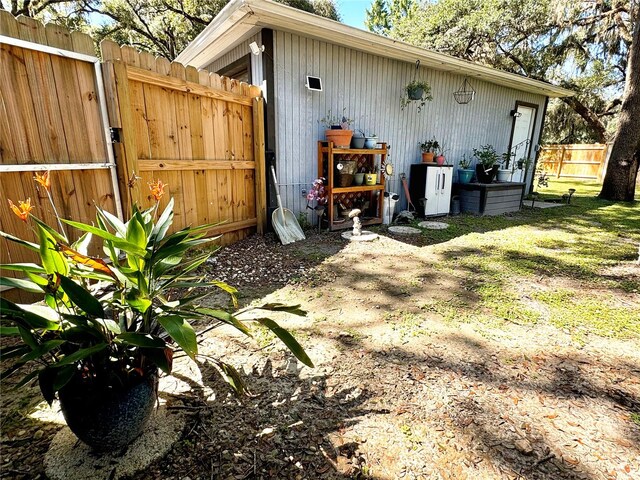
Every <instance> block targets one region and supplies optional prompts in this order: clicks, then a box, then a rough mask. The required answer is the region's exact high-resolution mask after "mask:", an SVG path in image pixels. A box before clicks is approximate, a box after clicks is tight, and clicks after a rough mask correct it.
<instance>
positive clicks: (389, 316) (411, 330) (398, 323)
mask: <svg viewBox="0 0 640 480" xmlns="http://www.w3.org/2000/svg"><path fill="white" fill-rule="evenodd" d="M383 319H384V321H385V322H386V323H388V324H390V325H391V329H392V330H394V331H396V332H398V333H399V334H400V338H401V339H402V340H403V341H406V340H408V339H410V338H411V337H420V336H423V335H426V334H427V329H426V328H425V326H424V318H423V317H422V316H420V315H417V314H415V313H411V312H406V311H403V310H401V311H393V312H388V313H385V315H384V317H383Z"/></svg>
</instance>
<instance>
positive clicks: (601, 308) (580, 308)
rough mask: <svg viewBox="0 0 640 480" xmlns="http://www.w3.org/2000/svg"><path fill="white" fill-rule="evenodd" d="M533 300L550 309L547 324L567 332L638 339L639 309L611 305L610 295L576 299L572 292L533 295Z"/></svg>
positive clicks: (577, 295)
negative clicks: (636, 336) (635, 336)
mask: <svg viewBox="0 0 640 480" xmlns="http://www.w3.org/2000/svg"><path fill="white" fill-rule="evenodd" d="M532 297H533V299H534V300H537V301H540V302H541V303H543V304H544V305H545V306H547V308H548V309H549V318H548V321H549V322H550V323H552V324H553V325H555V326H557V327H558V328H562V329H566V330H568V331H570V332H572V333H573V332H584V333H595V334H597V335H600V336H603V337H618V338H626V337H630V336H633V335H640V320H638V319H640V307H631V308H626V307H620V306H616V305H614V298H612V297H611V295H601V294H599V295H586V296H585V295H579V294H578V293H577V292H575V291H573V290H567V289H556V290H553V291H546V292H536V293H534V294H533V295H532Z"/></svg>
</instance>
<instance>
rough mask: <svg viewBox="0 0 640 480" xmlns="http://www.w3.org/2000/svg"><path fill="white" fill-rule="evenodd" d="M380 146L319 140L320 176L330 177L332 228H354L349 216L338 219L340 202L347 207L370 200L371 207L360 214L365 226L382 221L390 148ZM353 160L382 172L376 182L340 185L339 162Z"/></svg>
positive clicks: (329, 203) (382, 144) (330, 217)
mask: <svg viewBox="0 0 640 480" xmlns="http://www.w3.org/2000/svg"><path fill="white" fill-rule="evenodd" d="M377 145H378V148H373V149H367V148H335V147H334V146H333V142H318V177H325V178H326V179H327V190H328V196H329V202H328V205H327V218H328V224H329V230H332V231H333V230H341V229H345V228H352V227H353V222H351V221H350V220H349V219H344V221H343V220H342V219H339V220H337V221H336V219H335V218H334V215H335V211H334V210H335V204H337V203H338V202H339V203H341V204H342V205H344V206H345V207H346V208H352V207H356V206H360V204H362V203H365V202H368V204H369V206H368V208H366V209H365V210H364V211H363V213H362V214H361V215H360V220H361V222H362V225H377V224H381V223H382V202H383V200H384V195H383V192H384V181H385V179H384V175H383V174H382V172H384V167H385V162H386V160H387V153H388V148H387V144H386V143H378V144H377ZM341 160H342V161H348V160H352V161H355V162H356V163H357V166H358V169H360V168H362V167H365V168H367V169H368V170H371V171H374V172H376V173H377V174H378V183H377V184H376V185H351V186H350V187H336V186H335V185H336V175H335V165H336V163H338V162H340V161H341Z"/></svg>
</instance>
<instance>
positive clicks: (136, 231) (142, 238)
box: [126, 212, 147, 249]
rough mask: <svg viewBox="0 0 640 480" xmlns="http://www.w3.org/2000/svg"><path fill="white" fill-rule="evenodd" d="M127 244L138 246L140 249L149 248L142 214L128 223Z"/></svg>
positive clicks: (138, 213) (136, 215)
mask: <svg viewBox="0 0 640 480" xmlns="http://www.w3.org/2000/svg"><path fill="white" fill-rule="evenodd" d="M126 238H127V242H129V243H132V244H133V245H137V246H138V247H140V248H143V249H144V248H146V247H147V236H146V234H145V231H144V226H143V220H142V215H140V212H136V214H135V215H134V216H133V217H131V219H130V220H129V222H128V223H127V237H126Z"/></svg>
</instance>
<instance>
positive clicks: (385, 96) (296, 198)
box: [247, 31, 545, 213]
mask: <svg viewBox="0 0 640 480" xmlns="http://www.w3.org/2000/svg"><path fill="white" fill-rule="evenodd" d="M247 48H248V47H247ZM274 51H275V58H274V70H275V90H274V91H275V96H276V98H275V105H276V136H277V138H276V155H277V162H278V172H279V174H278V177H279V178H278V180H279V181H280V182H281V184H282V185H281V189H280V191H281V194H282V197H283V201H284V203H285V205H286V206H287V207H288V208H290V209H292V210H293V211H294V212H296V213H297V212H302V211H305V205H306V200H305V199H304V198H303V197H302V194H301V190H303V189H306V190H308V189H309V188H310V187H311V183H312V182H313V180H314V179H315V178H316V176H317V163H316V162H317V158H316V157H317V144H316V142H317V141H318V140H324V127H323V126H322V125H321V124H319V123H318V120H319V119H320V118H322V117H324V116H325V114H326V112H327V110H329V109H331V110H332V112H342V109H343V107H346V110H345V112H346V114H347V116H348V117H349V118H352V119H353V120H354V124H353V125H352V127H355V128H360V129H362V130H365V131H366V132H369V133H376V134H377V135H378V139H379V141H384V142H387V143H389V144H390V145H391V147H392V148H391V155H390V157H391V162H392V163H393V165H394V169H395V175H394V178H393V182H392V185H391V186H390V190H391V191H394V192H397V193H400V192H401V190H402V188H401V185H400V179H399V175H398V174H400V173H403V172H404V173H406V174H407V176H408V175H409V171H410V167H409V166H410V165H411V164H412V163H417V162H420V150H419V148H418V143H419V142H421V141H424V140H428V139H430V138H431V137H433V136H435V137H436V139H437V140H438V141H439V142H440V143H441V144H442V143H444V145H445V147H446V149H447V150H448V152H447V154H446V157H447V162H448V163H451V162H453V163H454V164H456V165H457V162H458V160H459V159H460V157H461V156H462V154H463V153H467V154H468V155H470V154H471V151H472V148H473V147H479V146H480V145H484V144H487V143H489V144H492V145H493V146H494V147H496V149H497V150H498V152H503V151H506V149H507V148H508V146H509V138H510V135H511V126H512V123H513V118H512V117H510V116H509V112H510V111H511V110H512V109H513V108H515V102H516V100H520V101H524V102H529V103H533V104H536V105H538V114H537V120H536V126H535V132H534V137H533V138H534V140H535V139H537V138H538V132H539V129H540V125H541V122H542V110H543V107H544V100H545V97H544V96H541V95H535V94H531V93H526V92H521V91H517V90H513V89H510V88H506V87H501V86H498V85H493V84H490V83H485V82H481V81H478V80H474V79H473V78H470V79H469V81H470V82H471V84H472V85H473V87H474V88H475V90H476V92H477V93H476V99H475V100H474V101H473V102H471V103H470V104H468V105H459V104H457V103H456V102H455V100H454V98H453V95H452V94H453V92H454V91H455V90H457V89H458V88H459V86H460V84H461V83H462V81H463V79H464V77H463V76H459V75H453V74H449V73H444V72H438V71H435V70H430V69H426V68H420V70H419V73H418V78H421V79H426V80H427V81H428V82H429V83H430V84H431V88H432V94H433V98H434V100H433V101H432V102H429V103H428V104H427V105H426V107H425V108H424V109H423V110H422V111H421V112H420V113H419V114H418V113H417V109H416V107H415V105H410V106H409V107H407V108H406V109H405V110H402V109H401V107H400V98H401V96H402V92H403V87H404V86H405V85H406V84H407V83H408V82H409V81H410V80H412V79H413V78H414V75H415V65H413V64H409V63H406V62H399V61H395V60H391V59H387V58H382V57H378V56H374V55H369V54H366V53H362V52H359V51H355V50H351V49H349V48H345V47H342V46H337V45H332V44H329V43H326V42H320V41H317V40H312V39H308V38H302V37H299V36H297V35H292V34H290V33H286V32H280V31H278V32H274ZM306 75H315V76H320V77H321V78H322V85H323V89H324V91H322V92H311V91H309V90H307V88H306V87H305V86H304V83H305V76H306ZM414 103H415V102H414ZM533 154H534V152H533V149H532V155H533ZM401 198H402V201H403V202H404V194H401Z"/></svg>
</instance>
